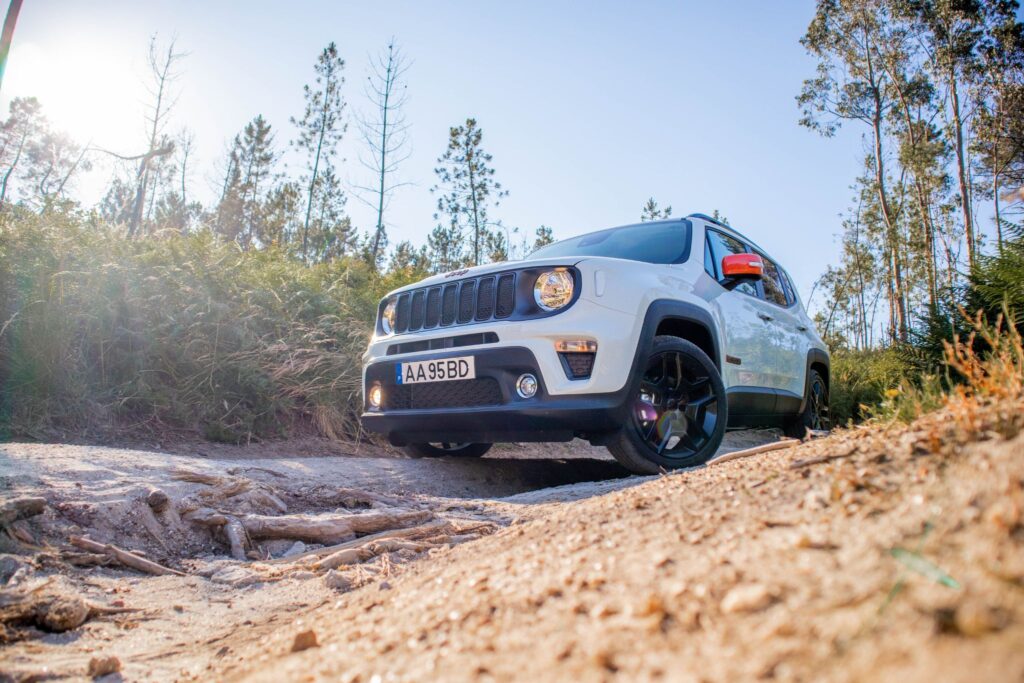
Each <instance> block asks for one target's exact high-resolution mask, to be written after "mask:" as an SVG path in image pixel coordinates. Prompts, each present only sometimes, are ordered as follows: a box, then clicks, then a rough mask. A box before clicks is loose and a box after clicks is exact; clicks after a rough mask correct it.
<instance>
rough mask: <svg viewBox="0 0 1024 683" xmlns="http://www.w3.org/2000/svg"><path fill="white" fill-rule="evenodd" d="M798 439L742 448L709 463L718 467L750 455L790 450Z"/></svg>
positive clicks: (797, 442) (798, 442) (797, 444)
mask: <svg viewBox="0 0 1024 683" xmlns="http://www.w3.org/2000/svg"><path fill="white" fill-rule="evenodd" d="M799 445H800V440H799V439H782V440H781V441H773V442H772V443H766V444H764V445H762V446H754V447H753V448H744V449H743V450H740V451H733V452H732V453H726V454H725V455H722V456H720V457H718V458H715V459H714V460H712V461H711V463H709V464H712V465H718V464H721V463H723V462H729V461H730V460H736V459H737V458H746V457H748V456H751V455H758V454H759V453H768V452H770V451H780V450H782V449H784V448H792V447H793V446H799Z"/></svg>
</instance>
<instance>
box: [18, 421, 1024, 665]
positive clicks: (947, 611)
mask: <svg viewBox="0 0 1024 683" xmlns="http://www.w3.org/2000/svg"><path fill="white" fill-rule="evenodd" d="M936 420H937V421H936V422H934V423H929V424H925V425H923V426H922V425H918V426H916V427H915V428H913V429H907V428H902V427H894V428H892V429H890V430H888V431H881V430H874V431H857V432H847V433H843V434H839V435H834V436H833V437H830V438H829V439H825V440H821V441H817V442H812V443H808V444H805V445H802V446H799V447H796V448H790V449H787V450H780V451H775V452H771V453H765V454H761V455H756V456H751V457H747V458H742V459H733V460H728V461H724V462H721V463H720V464H716V465H711V466H708V467H705V468H700V469H696V470H693V471H689V472H683V473H674V474H671V475H668V476H658V477H631V476H627V473H626V472H624V471H623V470H622V469H621V468H619V467H618V466H617V465H616V464H615V463H614V461H611V460H608V459H607V458H606V457H605V456H604V455H603V453H602V452H601V451H597V450H591V449H588V448H586V447H581V446H579V445H576V446H572V447H568V448H567V447H555V448H548V447H541V448H537V447H532V448H523V449H503V450H497V451H495V452H494V454H493V457H492V456H489V457H487V458H484V459H482V460H476V461H467V460H456V459H441V460H408V459H404V458H399V457H394V456H393V455H389V454H387V453H382V452H378V451H369V452H367V451H363V452H358V453H352V454H349V455H334V456H329V457H290V456H289V455H288V454H287V452H284V453H282V452H281V449H280V448H276V450H273V451H271V452H267V449H262V450H261V449H249V450H245V449H241V450H235V451H232V450H230V449H215V450H214V451H211V452H207V454H206V455H197V454H193V455H191V456H190V455H187V454H178V455H173V456H172V455H168V454H166V453H161V452H147V451H138V450H116V449H109V448H97V447H88V446H54V445H38V444H5V445H2V446H0V490H2V491H3V495H4V497H13V496H30V495H42V496H44V497H45V498H46V500H47V504H48V507H47V509H46V511H45V512H44V513H43V514H42V515H38V516H35V517H33V518H31V519H28V520H24V521H23V522H20V523H19V524H20V526H19V527H17V529H16V531H19V532H21V533H25V534H28V535H29V536H30V538H29V539H23V540H21V541H15V540H12V539H8V540H6V541H5V543H6V544H7V547H6V550H7V551H12V552H13V553H15V554H14V555H10V556H5V557H4V558H3V559H2V565H0V569H2V570H3V572H4V574H3V575H2V576H0V583H2V582H3V581H8V587H7V589H6V590H7V591H15V590H21V591H23V592H26V591H37V592H38V593H37V594H39V595H41V594H45V593H46V592H47V591H57V592H62V593H65V594H73V595H76V596H78V597H79V598H80V599H82V600H84V601H86V602H88V604H90V605H93V606H97V607H104V608H106V609H107V611H108V612H109V611H111V610H115V611H117V610H133V611H127V612H120V611H118V612H116V613H97V614H95V615H93V616H92V617H91V618H90V619H89V620H88V621H87V622H86V623H85V624H84V625H82V626H80V627H78V628H76V629H73V630H69V631H65V632H61V633H45V632H44V631H43V630H42V629H40V627H39V626H38V624H36V625H32V624H28V625H26V624H24V623H12V624H9V625H8V627H6V628H5V630H4V631H3V632H2V635H3V637H4V638H5V639H6V641H7V642H8V644H7V645H0V672H2V674H0V678H2V677H4V676H6V677H9V678H11V679H14V680H19V679H30V678H38V677H46V676H51V675H56V676H61V677H64V676H70V677H83V676H85V675H86V672H87V670H88V667H89V665H90V661H91V660H93V659H94V658H101V657H109V656H113V657H116V658H117V661H118V663H119V668H120V673H119V674H115V675H120V676H123V677H124V678H125V679H127V680H169V679H177V680H189V679H197V678H203V679H210V678H211V677H212V678H214V679H220V678H230V679H239V678H246V679H257V680H260V679H265V680H275V681H280V680H313V679H327V680H348V681H367V682H368V681H382V682H383V681H390V680H409V681H419V680H512V679H519V680H609V679H621V680H655V679H664V680H739V679H754V678H776V679H781V680H820V679H830V680H861V679H891V678H894V677H896V676H899V677H901V678H905V679H910V680H925V679H928V680H936V679H937V678H942V679H946V680H951V679H960V680H986V679H987V680H996V679H1001V680H1018V679H1020V677H1021V676H1024V652H1021V651H1020V648H1019V647H1017V644H1018V643H1019V642H1022V640H1024V627H1022V626H1021V624H1022V623H1024V622H1022V621H1021V618H1022V617H1024V588H1022V587H1024V527H1022V509H1024V458H1022V457H1021V455H1022V454H1024V437H1022V436H1013V438H1010V439H1002V438H995V439H992V438H986V440H985V441H984V442H983V443H978V444H957V445H956V448H955V449H952V450H951V449H950V448H947V447H946V445H945V440H944V439H943V438H938V440H937V441H936V440H935V436H934V434H935V433H936V432H939V433H940V437H941V430H942V429H943V423H942V422H941V420H939V419H938V418H936ZM774 438H775V435H773V434H764V433H761V434H737V435H732V436H731V442H730V444H729V448H737V447H746V446H750V445H752V444H754V443H758V442H764V441H766V440H771V439H774ZM727 450H728V449H727ZM285 451H287V449H285ZM545 456H546V457H545ZM183 472H185V473H186V474H185V475H183V474H182V473H183ZM204 478H205V479H204ZM213 478H219V479H218V480H217V481H216V482H213ZM204 482H205V483H204ZM211 482H213V483H211ZM154 488H159V490H160V491H162V492H163V493H164V494H165V495H166V496H167V497H168V498H169V499H170V501H172V503H173V505H175V506H177V507H178V508H179V509H180V510H182V511H183V512H182V515H181V521H180V524H176V523H174V521H173V517H169V516H168V515H171V514H172V513H171V512H169V511H165V512H163V513H160V514H159V515H155V516H154V517H155V518H156V522H157V524H156V525H154V524H153V520H151V509H150V506H149V505H147V503H146V500H147V497H148V496H150V494H151V493H152V492H153V489H154ZM228 493H230V494H231V495H226V494H228ZM210 501H215V502H214V503H211V502H210ZM267 501H270V502H269V503H267ZM201 505H210V506H212V507H216V508H217V509H218V510H221V511H222V512H223V513H225V514H228V513H230V515H237V516H239V517H242V516H243V515H248V516H249V517H252V518H254V519H255V518H256V516H257V513H265V512H266V509H264V508H265V506H266V505H272V506H277V505H280V506H281V507H283V508H284V510H281V509H278V510H277V511H276V512H273V514H274V515H280V516H285V515H292V516H295V515H297V516H299V517H302V516H313V517H317V518H318V519H319V518H320V517H323V516H325V515H328V516H329V515H337V514H342V515H343V516H344V518H345V519H350V518H352V517H353V516H355V517H358V518H360V519H365V518H368V517H370V516H372V515H374V514H382V513H384V512H388V513H389V514H390V512H391V511H394V510H401V511H402V513H401V514H402V515H407V516H409V519H413V517H415V521H412V522H409V523H408V524H405V525H404V526H405V527H411V528H412V529H413V531H415V530H416V529H417V528H420V526H416V525H422V526H423V528H431V529H436V528H437V525H442V526H443V527H444V529H445V533H444V534H440V535H438V536H435V537H430V538H427V537H424V536H423V534H420V535H419V536H416V537H414V536H413V535H412V534H411V533H410V534H409V535H408V536H405V537H403V538H404V539H405V540H400V539H393V540H392V541H390V542H389V543H390V545H389V544H388V543H382V544H377V545H374V544H367V543H365V539H372V538H373V537H371V536H366V537H364V539H363V541H360V540H358V539H357V541H356V542H357V543H363V549H362V552H363V553H364V555H362V556H359V557H355V556H351V557H349V556H346V557H348V561H346V562H344V563H341V564H337V565H335V566H333V567H332V568H330V569H325V566H324V564H325V563H327V564H331V562H329V558H331V557H336V555H328V554H327V551H325V550H323V549H322V547H323V546H324V545H329V544H318V543H315V542H307V543H300V544H298V545H296V543H295V542H294V541H293V540H290V539H289V540H273V539H270V540H260V541H256V540H255V539H253V540H252V541H251V546H247V547H250V548H251V549H250V550H249V552H250V555H251V557H250V558H248V559H246V560H233V559H231V558H230V555H229V548H228V542H227V540H226V537H225V535H224V534H223V533H222V531H223V527H207V526H202V525H198V524H196V523H195V522H194V521H192V522H190V521H189V520H190V517H189V515H194V514H195V510H196V509H197V508H198V509H200V510H201V509H205V508H202V507H201ZM261 506H263V507H261ZM174 514H176V513H174ZM264 516H266V515H264ZM191 519H194V518H191ZM424 522H425V523H424ZM83 533H85V534H89V535H90V537H92V538H93V539H95V540H98V541H102V542H107V543H114V544H116V545H118V546H119V547H122V548H124V549H127V550H132V551H135V552H136V553H137V554H138V555H139V556H143V557H145V558H149V559H150V560H153V561H155V562H158V563H161V564H163V565H165V566H167V567H169V568H173V569H178V570H182V571H184V572H185V573H186V574H187V575H186V576H175V575H167V576H146V575H143V574H139V573H137V572H133V571H130V570H126V569H125V568H124V567H121V566H117V565H113V566H93V567H83V566H80V565H79V564H76V563H81V562H83V561H84V560H83V558H82V556H81V554H79V555H74V554H70V553H69V552H68V550H67V538H68V537H70V536H71V535H73V534H83ZM388 533H390V532H388ZM399 533H400V534H401V533H403V532H402V531H399ZM424 533H434V532H433V531H430V532H424ZM385 535H387V534H385ZM4 538H6V537H4ZM408 539H414V540H408ZM26 540H31V541H34V542H35V543H36V544H38V546H39V548H38V549H37V550H35V551H32V550H31V549H30V548H29V546H28V545H27V543H26ZM367 549H369V550H367ZM339 552H341V553H345V552H347V551H344V550H343V551H339ZM286 554H290V555H291V556H290V557H282V556H283V555H286ZM89 561H90V562H92V561H94V560H89ZM19 572H20V573H19ZM12 584H13V586H12ZM2 607H3V606H2V605H0V609H2ZM23 621H24V620H23ZM111 678H113V676H112V677H111Z"/></svg>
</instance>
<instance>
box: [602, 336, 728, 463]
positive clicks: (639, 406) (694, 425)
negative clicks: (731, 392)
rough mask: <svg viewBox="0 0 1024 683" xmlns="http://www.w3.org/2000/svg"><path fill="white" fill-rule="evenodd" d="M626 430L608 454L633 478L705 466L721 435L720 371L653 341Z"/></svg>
mask: <svg viewBox="0 0 1024 683" xmlns="http://www.w3.org/2000/svg"><path fill="white" fill-rule="evenodd" d="M642 373H643V374H642V375H641V377H640V382H639V388H638V391H637V395H636V397H635V398H634V402H633V405H632V406H631V407H630V414H629V418H628V422H627V424H625V425H623V426H622V429H621V430H620V432H619V434H618V435H617V437H616V438H615V439H613V440H612V442H610V443H609V446H608V448H609V450H610V451H611V452H612V454H613V455H614V456H615V457H616V459H618V460H619V462H621V463H622V464H623V465H625V466H626V467H627V468H629V469H631V470H633V471H634V472H640V473H648V474H652V473H656V472H658V471H660V470H661V469H662V468H664V469H674V468H678V467H692V466H694V465H701V464H703V463H705V462H707V461H708V460H709V459H711V457H712V456H713V455H714V454H715V451H717V450H718V446H719V445H720V444H721V442H722V437H723V436H724V435H725V427H726V422H727V421H728V405H727V402H726V395H725V387H724V385H723V383H722V378H721V376H720V375H719V373H718V369H717V368H716V367H715V365H714V363H713V362H712V361H711V359H710V358H708V356H707V354H706V353H704V352H703V351H702V350H701V349H700V348H699V347H698V346H696V345H695V344H693V343H692V342H689V341H686V340H684V339H679V338H677V337H667V336H662V337H656V338H655V340H654V344H653V347H652V349H651V352H650V353H649V355H648V357H647V360H646V362H645V364H644V366H643V371H642Z"/></svg>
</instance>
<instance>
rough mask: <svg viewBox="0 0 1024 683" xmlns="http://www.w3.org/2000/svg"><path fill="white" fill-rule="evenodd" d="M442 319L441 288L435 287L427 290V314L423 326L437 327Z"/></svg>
mask: <svg viewBox="0 0 1024 683" xmlns="http://www.w3.org/2000/svg"><path fill="white" fill-rule="evenodd" d="M440 320H441V288H440V287H434V288H433V289H431V290H430V291H429V292H427V316H426V319H425V320H424V321H423V327H437V323H438V321H440Z"/></svg>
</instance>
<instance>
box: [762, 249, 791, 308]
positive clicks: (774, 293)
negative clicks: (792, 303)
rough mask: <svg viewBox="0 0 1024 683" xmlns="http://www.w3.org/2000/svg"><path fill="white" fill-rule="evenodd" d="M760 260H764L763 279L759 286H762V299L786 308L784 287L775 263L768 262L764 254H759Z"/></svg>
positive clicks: (786, 298) (786, 301) (787, 304)
mask: <svg viewBox="0 0 1024 683" xmlns="http://www.w3.org/2000/svg"><path fill="white" fill-rule="evenodd" d="M761 258H762V259H763V260H764V277H763V278H762V279H761V284H762V285H763V286H764V298H765V300H766V301H768V302H769V303H773V304H775V305H776V306H782V307H783V308H786V307H787V306H789V299H788V297H787V296H786V285H785V284H784V283H783V280H782V272H781V271H780V270H779V267H778V266H777V265H775V262H774V261H771V260H769V259H768V257H766V256H765V255H764V254H761Z"/></svg>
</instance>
